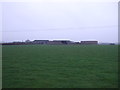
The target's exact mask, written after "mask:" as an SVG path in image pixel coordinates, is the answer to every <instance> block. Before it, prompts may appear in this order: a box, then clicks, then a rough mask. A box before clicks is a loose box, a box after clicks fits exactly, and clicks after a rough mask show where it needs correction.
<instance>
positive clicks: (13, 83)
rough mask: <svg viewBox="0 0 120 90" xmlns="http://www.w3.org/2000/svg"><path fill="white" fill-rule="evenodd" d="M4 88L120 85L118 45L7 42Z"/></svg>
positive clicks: (106, 86) (113, 86) (4, 55)
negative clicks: (13, 43)
mask: <svg viewBox="0 0 120 90" xmlns="http://www.w3.org/2000/svg"><path fill="white" fill-rule="evenodd" d="M2 49H3V52H2V65H3V71H2V75H3V76H2V78H3V79H2V80H3V81H2V84H3V88H115V87H118V86H117V84H118V46H117V45H4V46H3V47H2Z"/></svg>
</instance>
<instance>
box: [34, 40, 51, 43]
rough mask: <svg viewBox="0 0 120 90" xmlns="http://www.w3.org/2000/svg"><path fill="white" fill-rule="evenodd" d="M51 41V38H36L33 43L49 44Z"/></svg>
mask: <svg viewBox="0 0 120 90" xmlns="http://www.w3.org/2000/svg"><path fill="white" fill-rule="evenodd" d="M48 42H49V40H34V41H33V43H34V44H47V43H48Z"/></svg>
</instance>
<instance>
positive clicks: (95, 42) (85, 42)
mask: <svg viewBox="0 0 120 90" xmlns="http://www.w3.org/2000/svg"><path fill="white" fill-rule="evenodd" d="M80 44H83V45H92V44H98V41H81V43H80Z"/></svg>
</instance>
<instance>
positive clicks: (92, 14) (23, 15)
mask: <svg viewBox="0 0 120 90" xmlns="http://www.w3.org/2000/svg"><path fill="white" fill-rule="evenodd" d="M0 11H1V15H2V36H3V38H2V41H4V42H10V41H25V40H27V39H29V40H36V39H37V40H41V39H48V40H56V39H57V40H58V39H60V40H61V39H64V40H72V41H82V40H97V41H99V42H118V3H117V2H74V1H73V2H72V3H71V2H69V1H66V2H64V1H63V2H54V1H53V2H4V3H1V5H0Z"/></svg>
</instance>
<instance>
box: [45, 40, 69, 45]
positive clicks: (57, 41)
mask: <svg viewBox="0 0 120 90" xmlns="http://www.w3.org/2000/svg"><path fill="white" fill-rule="evenodd" d="M47 44H53V45H54V44H57V45H62V44H71V41H69V40H53V41H49V42H48V43H47Z"/></svg>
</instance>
